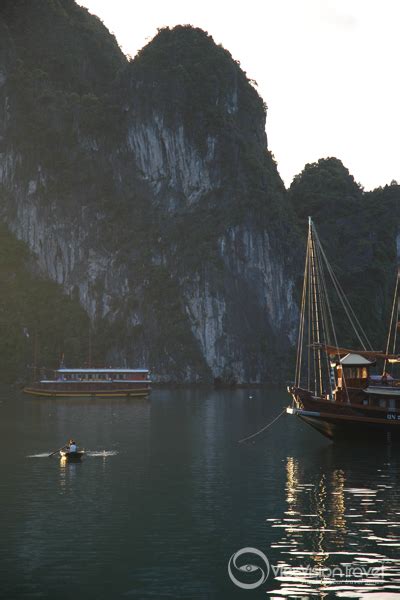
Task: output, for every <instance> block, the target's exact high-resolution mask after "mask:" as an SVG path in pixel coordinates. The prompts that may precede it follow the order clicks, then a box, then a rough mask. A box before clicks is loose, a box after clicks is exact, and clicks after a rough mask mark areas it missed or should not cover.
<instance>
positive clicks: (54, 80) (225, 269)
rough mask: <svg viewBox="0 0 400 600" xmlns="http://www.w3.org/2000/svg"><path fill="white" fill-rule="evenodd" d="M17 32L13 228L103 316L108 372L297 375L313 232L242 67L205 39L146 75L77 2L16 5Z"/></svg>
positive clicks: (12, 79)
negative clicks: (303, 284)
mask: <svg viewBox="0 0 400 600" xmlns="http://www.w3.org/2000/svg"><path fill="white" fill-rule="evenodd" d="M0 34H1V35H0V211H1V217H2V220H3V221H4V222H5V223H6V224H7V226H8V228H9V229H10V230H11V232H13V234H14V235H15V236H16V237H17V238H18V239H20V240H23V241H24V242H25V243H26V244H27V246H28V247H29V249H30V250H31V252H32V253H33V254H34V256H35V257H36V263H37V265H38V267H37V268H38V270H39V271H40V273H41V274H42V275H43V276H45V277H48V278H50V279H51V280H53V281H54V282H57V283H58V284H60V286H62V288H63V290H64V291H65V293H66V294H67V295H68V296H70V298H71V299H72V301H74V302H79V303H80V305H81V306H82V307H83V308H84V309H85V311H86V312H87V314H88V315H89V317H90V320H91V322H92V327H93V330H94V334H93V347H94V349H95V352H96V353H97V356H95V358H96V359H97V360H98V361H99V362H104V361H107V362H113V363H122V364H124V363H128V364H134V365H138V366H139V365H144V364H145V365H148V366H149V367H151V368H152V370H153V372H154V375H155V376H156V377H157V379H159V380H160V381H179V382H189V381H190V382H199V381H209V382H210V381H213V380H221V381H222V382H233V381H236V382H265V381H268V382H275V381H278V380H279V379H281V378H282V377H283V376H284V375H285V374H286V372H287V371H286V369H287V368H288V364H289V363H290V359H291V356H292V350H293V345H294V340H295V336H296V327H297V314H298V310H297V296H296V287H297V286H296V284H297V283H298V278H299V276H300V273H301V253H302V250H301V242H300V241H299V236H298V231H299V224H300V225H301V222H302V219H301V214H299V211H297V210H296V208H295V204H296V198H295V194H294V192H291V193H289V194H288V192H287V191H286V190H285V188H284V186H283V183H282V181H281V179H280V177H279V174H278V171H277V167H276V164H275V161H274V159H273V156H272V154H271V153H270V151H269V149H268V144H267V137H266V133H265V119H266V106H265V104H264V103H263V101H262V99H261V98H260V97H259V95H258V93H257V91H256V89H255V88H254V86H253V85H252V84H251V83H250V82H249V81H248V79H247V77H246V75H245V73H243V71H242V70H241V68H240V65H239V64H238V63H237V62H236V61H235V60H233V58H232V57H231V55H230V54H229V52H227V51H226V50H225V49H223V48H222V47H220V46H218V45H216V44H215V43H214V41H213V39H212V38H211V37H210V36H209V35H208V34H207V33H205V32H204V31H201V30H199V29H196V28H192V27H190V26H177V27H175V28H173V29H172V30H170V29H168V28H167V29H162V30H160V31H159V33H158V35H157V36H156V37H155V38H154V39H153V40H152V41H151V42H150V43H149V44H148V45H147V46H146V47H145V48H144V49H143V50H142V51H141V52H140V53H139V54H138V56H137V57H135V59H134V60H132V61H128V60H127V59H126V57H125V56H124V55H123V54H122V53H121V51H120V49H119V48H118V44H117V43H116V41H115V39H114V37H113V36H112V35H111V34H110V33H109V32H108V31H107V30H106V28H105V27H104V26H103V25H102V23H101V22H100V21H99V20H98V19H97V18H96V17H94V16H92V15H90V14H89V13H88V12H87V11H86V10H85V9H83V8H81V7H79V6H78V5H77V4H75V2H74V1H73V0H53V1H52V2H50V0H36V1H30V0H3V2H2V3H1V5H0ZM360 194H361V195H362V193H361V191H360ZM320 202H321V200H320ZM82 335H83V334H82ZM61 341H62V340H61ZM60 343H61V342H60ZM54 360H55V361H56V360H57V357H54ZM67 360H68V357H67Z"/></svg>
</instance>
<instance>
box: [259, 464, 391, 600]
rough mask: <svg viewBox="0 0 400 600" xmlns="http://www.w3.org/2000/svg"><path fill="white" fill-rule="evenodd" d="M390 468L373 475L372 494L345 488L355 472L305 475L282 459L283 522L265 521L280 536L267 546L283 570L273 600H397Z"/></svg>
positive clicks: (364, 489)
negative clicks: (347, 599) (290, 599)
mask: <svg viewBox="0 0 400 600" xmlns="http://www.w3.org/2000/svg"><path fill="white" fill-rule="evenodd" d="M391 468H392V465H391V463H390V462H386V463H384V464H383V465H382V468H381V469H377V473H376V476H375V477H374V486H373V487H371V488H370V487H351V483H350V481H351V479H352V478H353V476H354V473H353V472H350V473H349V477H346V469H341V468H332V469H324V470H321V469H319V472H313V473H312V474H310V473H309V472H308V470H307V469H306V468H303V466H302V462H301V459H299V458H294V457H288V458H287V461H286V504H287V508H286V511H285V512H284V516H283V517H282V518H281V519H268V521H269V525H270V526H271V527H272V528H276V529H280V530H282V535H281V536H280V538H278V539H277V541H276V543H274V544H272V549H273V550H272V551H273V552H274V555H276V556H279V559H278V561H276V563H275V564H276V565H278V566H279V567H281V569H280V570H279V573H278V574H277V575H276V576H275V578H274V584H275V585H274V589H273V590H270V591H269V594H270V595H271V596H272V597H273V598H294V597H301V598H326V597H329V598H332V597H336V598H372V597H373V598H381V597H389V596H383V594H385V595H386V594H390V598H395V597H399V598H400V559H399V558H398V550H399V548H400V535H399V528H400V522H399V520H398V515H399V514H400V505H399V496H398V491H397V490H396V492H395V493H394V494H393V491H394V490H393V488H392V485H390V484H389V482H391V481H392V480H393V473H389V471H390V470H391ZM370 481H371V480H369V485H370ZM372 594H373V595H372Z"/></svg>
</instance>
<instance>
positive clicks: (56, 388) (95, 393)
mask: <svg viewBox="0 0 400 600" xmlns="http://www.w3.org/2000/svg"><path fill="white" fill-rule="evenodd" d="M23 391H24V393H25V394H30V395H31V396H44V397H50V398H131V397H132V398H144V397H146V396H148V395H149V394H150V391H151V390H150V385H149V384H144V383H143V382H140V383H137V384H132V383H124V384H120V383H119V384H114V383H102V384H92V383H83V382H82V383H79V382H77V383H71V384H67V383H58V382H57V383H54V384H47V383H35V384H32V385H30V386H27V387H25V388H24V390H23Z"/></svg>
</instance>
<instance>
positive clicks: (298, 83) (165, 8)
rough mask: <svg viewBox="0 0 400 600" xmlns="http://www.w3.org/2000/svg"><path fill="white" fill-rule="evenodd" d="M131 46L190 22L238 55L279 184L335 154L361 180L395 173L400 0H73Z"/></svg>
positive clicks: (398, 162)
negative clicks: (262, 104)
mask: <svg viewBox="0 0 400 600" xmlns="http://www.w3.org/2000/svg"><path fill="white" fill-rule="evenodd" d="M79 4H82V5H84V6H86V7H87V8H88V9H89V10H90V12H92V13H94V14H96V15H98V16H99V17H100V18H101V19H102V21H103V22H104V23H105V25H106V26H107V27H108V28H109V29H110V31H112V32H113V33H114V34H115V36H116V38H117V40H118V42H119V44H120V46H121V47H122V49H123V51H124V52H125V53H126V54H130V55H131V56H135V54H136V53H137V51H138V50H139V49H140V48H141V47H143V46H144V45H145V44H146V43H147V42H148V41H150V39H151V38H152V37H154V35H155V34H156V33H157V28H158V27H163V26H166V25H169V26H173V25H177V24H187V23H190V24H191V25H194V26H196V27H201V28H203V29H205V30H206V31H208V33H210V34H211V35H212V36H213V38H214V40H215V42H217V43H221V44H222V45H223V46H224V47H225V48H226V49H227V50H229V51H230V53H231V54H232V56H233V57H234V58H235V59H236V60H239V61H240V63H241V66H242V68H243V69H244V70H245V71H246V73H247V75H248V77H249V78H250V79H255V80H256V81H257V83H258V92H259V94H260V95H261V96H262V98H263V99H264V100H265V101H266V103H267V105H268V115H267V125H266V129H267V134H268V140H269V148H270V150H271V151H272V152H273V153H274V155H275V158H276V159H277V162H278V168H279V172H280V174H281V176H282V178H283V179H284V181H285V183H286V185H287V186H288V185H290V182H291V180H292V178H293V176H294V175H295V174H296V173H299V172H300V171H301V170H302V169H303V167H304V165H305V164H306V163H307V162H314V161H316V160H318V158H322V157H326V156H336V157H337V158H340V159H341V160H342V161H343V163H344V164H345V166H346V167H347V168H348V169H349V170H350V172H351V173H352V174H353V175H354V177H355V179H356V181H358V182H360V183H361V184H362V185H363V186H364V187H365V189H372V188H374V187H377V186H379V185H385V184H386V183H390V181H391V180H392V179H396V180H397V181H399V182H400V150H399V146H400V119H399V110H400V74H399V58H400V0H379V2H378V0H260V1H257V0H240V2H238V1H237V0H229V1H227V0H213V1H211V0H200V1H199V0H196V1H192V0H148V1H147V2H146V1H145V0H141V1H140V2H138V1H137V0H79Z"/></svg>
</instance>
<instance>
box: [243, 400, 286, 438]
mask: <svg viewBox="0 0 400 600" xmlns="http://www.w3.org/2000/svg"><path fill="white" fill-rule="evenodd" d="M285 412H286V407H285V408H284V409H283V410H282V412H280V413H279V415H278V416H277V417H275V419H273V420H272V421H271V422H270V423H267V425H265V426H264V427H263V428H262V429H260V430H259V431H256V432H255V433H252V434H251V435H248V436H247V437H245V438H242V439H241V440H239V441H238V444H241V443H242V442H247V440H251V439H252V438H255V437H256V436H257V435H260V433H262V432H263V431H265V430H266V429H268V427H271V425H273V424H274V423H275V421H277V420H278V419H279V417H281V416H282V415H283V413H285Z"/></svg>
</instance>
